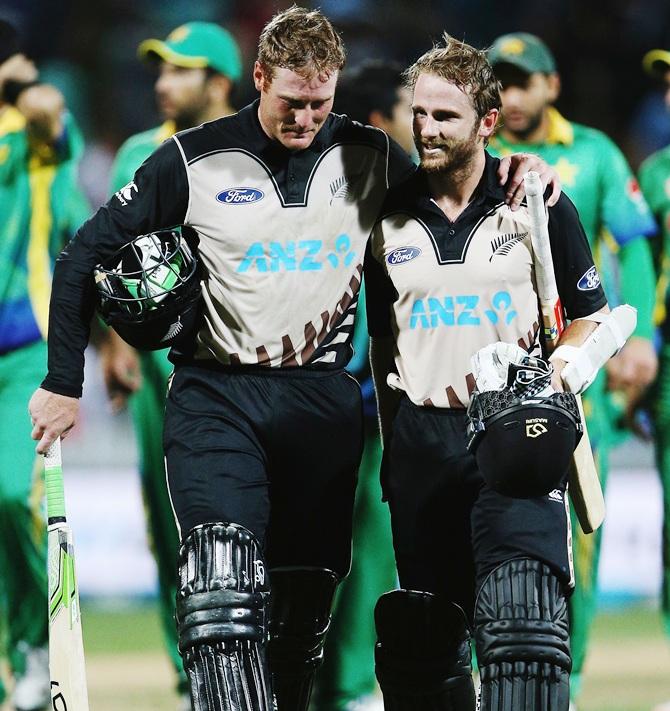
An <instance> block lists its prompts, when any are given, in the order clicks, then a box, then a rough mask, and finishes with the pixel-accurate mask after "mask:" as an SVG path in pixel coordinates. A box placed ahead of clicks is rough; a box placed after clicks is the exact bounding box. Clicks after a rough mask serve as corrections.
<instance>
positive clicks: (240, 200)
mask: <svg viewBox="0 0 670 711" xmlns="http://www.w3.org/2000/svg"><path fill="white" fill-rule="evenodd" d="M264 197H265V193H264V192H263V191H262V190H257V189H256V188H228V190H222V191H221V192H220V193H219V194H218V195H217V196H216V199H217V200H218V201H219V202H222V203H224V204H225V205H248V204H249V203H251V202H258V201H259V200H262V199H263V198H264Z"/></svg>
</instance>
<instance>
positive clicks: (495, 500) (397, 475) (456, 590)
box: [382, 398, 572, 621]
mask: <svg viewBox="0 0 670 711" xmlns="http://www.w3.org/2000/svg"><path fill="white" fill-rule="evenodd" d="M465 427H466V415H465V413H464V412H463V411H462V410H448V409H438V408H425V407H418V406H416V405H414V404H413V403H412V402H410V400H408V399H407V398H403V400H402V401H401V405H400V408H399V410H398V413H397V415H396V418H395V420H394V422H393V434H392V438H391V443H390V446H389V448H388V450H387V451H385V453H384V455H385V457H384V464H383V471H382V477H383V486H384V490H385V493H386V496H387V498H388V501H389V505H390V508H391V523H392V528H393V545H394V548H395V554H396V562H397V565H398V575H399V577H400V585H401V587H403V588H406V589H410V590H421V591H425V592H432V593H444V594H446V595H447V596H448V597H449V599H450V600H452V601H453V602H455V603H457V604H458V605H460V606H461V607H462V608H463V609H464V610H465V612H466V614H467V616H468V619H470V621H472V611H473V607H474V601H475V595H476V594H477V591H478V590H479V588H480V587H481V584H482V583H483V582H484V580H485V578H486V576H487V575H488V574H489V573H490V572H491V571H492V570H494V569H495V568H496V567H498V566H499V565H500V564H501V563H503V562H505V561H508V560H512V559H514V558H533V559H535V560H539V561H542V562H544V563H546V564H547V565H549V566H550V567H551V568H552V569H553V571H554V573H555V574H556V575H557V577H558V578H559V580H561V581H562V582H563V583H564V585H565V587H566V590H568V589H569V588H570V586H571V585H572V566H571V558H570V555H571V553H570V518H569V514H568V508H567V504H566V492H565V483H563V485H562V486H561V488H560V489H558V490H555V491H553V492H551V494H550V495H548V496H543V497H541V498H534V499H512V498H508V497H506V496H502V495H500V494H498V493H496V492H495V491H493V490H492V489H491V488H489V487H488V486H487V485H486V483H485V482H484V479H483V478H482V476H481V474H480V472H479V470H478V469H477V462H476V460H475V458H474V456H473V455H471V454H470V453H469V452H468V451H467V449H466V435H465ZM505 454H506V455H507V456H513V454H510V453H505Z"/></svg>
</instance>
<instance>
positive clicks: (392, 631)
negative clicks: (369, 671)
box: [375, 590, 475, 711]
mask: <svg viewBox="0 0 670 711" xmlns="http://www.w3.org/2000/svg"><path fill="white" fill-rule="evenodd" d="M375 623H376V626H377V638H378V641H377V644H376V646H375V662H376V666H375V671H376V674H377V680H378V681H379V686H380V688H381V690H382V693H383V695H384V709H385V710H386V711H418V710H419V709H420V711H474V709H475V691H474V684H473V681H472V663H471V654H470V633H469V630H468V625H467V621H466V619H465V614H464V613H463V610H461V608H460V607H458V605H455V604H454V603H452V602H450V601H449V600H447V599H445V598H443V597H442V596H440V595H432V594H431V593H425V592H413V591H409V590H394V591H393V592H389V593H386V594H385V595H382V596H381V597H380V598H379V601H378V602H377V606H376V608H375Z"/></svg>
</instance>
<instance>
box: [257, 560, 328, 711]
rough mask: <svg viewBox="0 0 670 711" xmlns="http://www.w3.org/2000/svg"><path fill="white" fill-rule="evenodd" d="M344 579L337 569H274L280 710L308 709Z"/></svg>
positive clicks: (273, 655)
mask: <svg viewBox="0 0 670 711" xmlns="http://www.w3.org/2000/svg"><path fill="white" fill-rule="evenodd" d="M338 582H339V577H338V576H337V575H336V574H335V573H334V572H333V571H332V570H326V569H294V570H273V571H272V602H271V605H270V642H269V647H268V650H269V655H270V668H271V670H272V687H273V689H274V693H275V700H276V702H277V711H307V707H308V706H309V699H310V696H311V694H312V685H313V683H314V675H315V673H316V670H317V669H318V667H319V666H320V665H321V662H322V660H323V645H324V643H325V641H326V632H327V631H328V627H329V626H330V611H331V608H332V606H333V596H334V595H335V590H336V588H337V584H338Z"/></svg>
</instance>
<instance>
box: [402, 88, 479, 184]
mask: <svg viewBox="0 0 670 711" xmlns="http://www.w3.org/2000/svg"><path fill="white" fill-rule="evenodd" d="M412 114H413V117H414V118H413V123H412V128H413V131H414V143H415V145H416V149H417V151H418V152H419V158H420V159H421V167H422V168H423V169H424V170H425V171H426V172H427V173H443V172H447V171H451V170H455V169H458V168H460V167H462V166H464V165H466V164H467V163H469V162H470V161H471V160H472V158H473V156H474V155H475V154H476V152H477V150H478V149H479V146H480V143H481V142H482V140H483V139H482V138H481V137H480V136H479V128H480V121H479V119H478V118H477V114H476V112H475V109H474V107H473V105H472V101H471V99H470V97H469V96H468V95H467V94H466V93H465V92H463V91H462V90H461V89H459V88H458V87H457V86H456V85H455V84H452V83H451V82H449V81H446V80H445V79H441V78H440V77H438V76H435V75H434V74H421V75H420V76H419V78H418V80H417V82H416V85H415V87H414V98H413V101H412Z"/></svg>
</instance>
